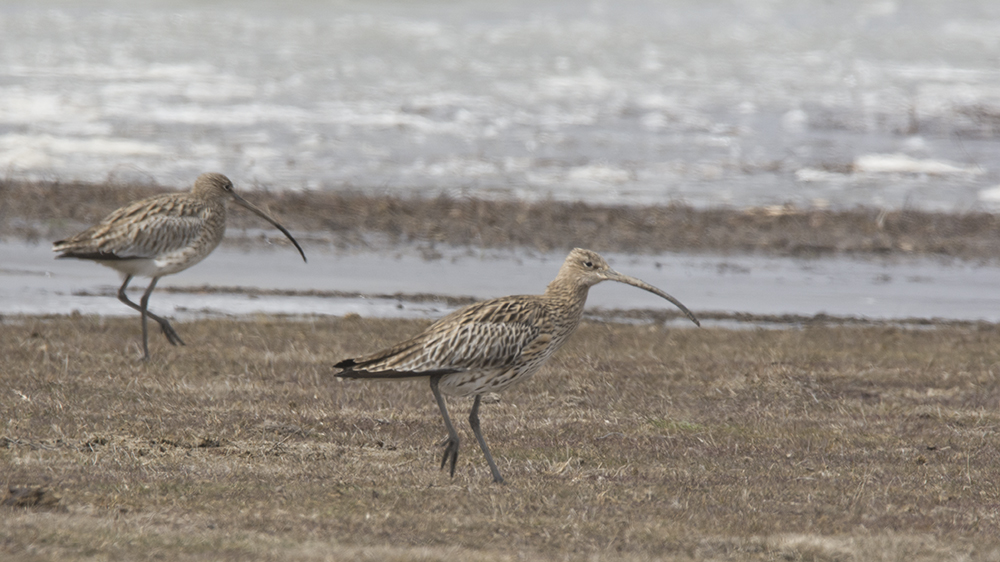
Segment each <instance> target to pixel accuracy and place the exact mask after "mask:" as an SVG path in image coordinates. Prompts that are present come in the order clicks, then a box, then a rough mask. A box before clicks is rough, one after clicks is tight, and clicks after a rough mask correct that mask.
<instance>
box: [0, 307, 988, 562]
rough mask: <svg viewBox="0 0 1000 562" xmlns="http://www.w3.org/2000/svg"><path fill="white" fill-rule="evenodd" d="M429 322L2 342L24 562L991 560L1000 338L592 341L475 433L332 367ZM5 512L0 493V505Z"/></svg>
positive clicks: (1, 335)
mask: <svg viewBox="0 0 1000 562" xmlns="http://www.w3.org/2000/svg"><path fill="white" fill-rule="evenodd" d="M423 325H424V323H422V322H417V321H399V320H364V319H360V318H317V319H307V320H304V321H292V320H283V319H277V318H272V317H259V318H252V319H247V320H245V321H208V320H206V321H198V322H189V323H183V324H177V325H176V327H177V328H178V331H179V332H180V334H181V336H182V337H183V338H185V340H186V341H187V342H188V343H189V345H188V346H187V347H183V348H171V347H169V346H168V345H167V344H166V342H165V341H164V339H163V338H162V337H161V336H159V334H155V337H154V339H152V340H151V347H152V352H153V355H154V358H153V360H152V361H151V362H149V363H148V364H144V363H141V362H139V361H137V358H138V356H139V343H140V342H139V333H138V319H136V318H127V319H104V318H92V317H58V318H20V317H7V318H4V319H3V321H2V323H0V372H2V377H3V384H2V385H0V484H5V485H6V486H5V487H4V490H6V489H7V487H10V488H13V489H14V491H13V492H11V493H9V497H8V498H7V499H6V500H5V503H6V504H13V505H5V506H3V507H0V558H2V559H4V560H61V561H62V560H69V561H75V560H246V559H260V560H346V559H356V560H400V561H412V560H489V561H492V560H580V559H585V560H659V559H664V560H688V559H698V560H906V561H908V562H912V561H922V560H941V559H954V560H998V559H1000V470H998V468H997V467H998V466H1000V436H998V429H1000V412H998V406H1000V383H998V377H997V373H998V371H1000V328H998V327H996V326H965V327H962V326H949V327H942V328H939V329H922V330H901V329H897V328H889V327H809V328H806V329H790V330H743V331H727V330H717V329H683V330H667V329H665V328H663V327H661V326H657V325H622V324H601V323H586V324H585V325H584V326H583V327H581V329H580V331H579V332H578V333H577V334H576V335H575V336H574V338H572V339H571V340H570V342H569V343H568V344H567V346H566V348H564V349H563V350H562V351H561V352H560V353H558V354H557V356H556V357H554V358H553V360H552V361H551V362H550V363H549V365H548V366H547V367H546V368H544V369H543V370H542V372H541V373H540V374H539V375H538V377H536V378H535V379H534V380H531V381H528V382H526V383H524V384H521V385H519V386H516V387H514V388H513V389H510V390H509V391H507V392H506V393H504V394H503V395H501V397H500V401H499V403H490V404H486V405H485V406H484V407H483V412H482V418H483V429H484V432H485V434H486V437H487V439H488V441H489V442H490V445H491V447H492V448H493V453H494V456H495V457H496V458H497V460H498V463H499V466H500V469H501V471H502V472H503V474H504V476H505V477H506V479H507V480H508V482H509V484H507V485H503V486H500V485H495V484H492V483H491V482H490V477H489V471H488V469H487V467H486V464H485V462H484V460H483V458H482V454H481V453H480V452H479V450H478V447H476V445H475V442H474V440H473V439H471V432H470V431H468V427H467V424H466V423H465V417H466V414H467V409H468V407H469V406H470V401H468V400H457V399H455V400H451V409H452V413H453V417H454V419H455V420H456V422H460V423H459V431H460V434H461V435H463V437H464V441H463V444H462V449H461V453H460V456H459V466H458V471H457V473H456V475H455V477H454V478H449V477H448V475H447V474H446V473H445V472H441V471H439V470H438V462H439V455H440V453H441V450H440V448H439V447H438V446H437V445H436V443H437V442H438V441H439V440H440V439H441V438H442V437H443V436H444V434H445V432H444V428H443V425H442V423H441V420H440V417H439V414H438V412H437V408H436V407H435V405H434V402H433V399H432V397H431V394H430V390H429V389H428V388H427V385H426V383H425V382H410V383H399V382H381V383H378V382H376V383H364V382H357V381H349V382H339V381H337V380H336V379H334V378H333V377H332V376H331V368H330V365H331V364H332V363H333V362H334V361H335V360H337V359H341V358H344V357H347V356H351V355H353V354H357V353H361V352H365V351H370V350H372V349H373V348H375V347H378V346H380V345H382V344H385V343H389V342H392V341H395V340H398V339H400V338H402V337H404V336H407V335H409V334H412V333H413V332H415V331H417V330H418V329H419V328H420V327H421V326H423ZM3 495H4V492H0V498H2V497H3Z"/></svg>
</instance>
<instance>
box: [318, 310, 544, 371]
mask: <svg viewBox="0 0 1000 562" xmlns="http://www.w3.org/2000/svg"><path fill="white" fill-rule="evenodd" d="M442 327H444V326H442ZM433 328H434V327H433V326H432V327H431V329H428V331H427V332H424V333H422V334H420V335H419V336H417V337H415V338H413V339H411V340H408V341H405V342H403V343H400V344H399V345H396V346H394V347H391V348H389V349H386V350H384V351H382V352H379V353H375V354H372V355H368V356H365V357H359V358H357V359H348V360H346V361H341V362H340V363H337V364H336V365H334V366H335V367H338V368H340V369H344V371H343V372H340V373H338V374H337V376H340V377H349V378H369V377H374V378H397V377H400V378H401V377H422V376H428V375H435V374H449V373H456V372H460V371H470V370H485V369H500V368H506V367H510V366H512V365H515V364H517V362H518V361H519V360H520V357H521V354H522V352H523V351H525V350H526V349H532V348H534V347H537V345H535V344H537V343H539V342H545V343H547V342H548V341H549V340H551V335H550V334H548V333H544V332H543V331H542V329H541V328H540V327H539V326H537V325H533V324H527V323H513V322H502V323H498V322H488V321H485V322H484V321H473V322H463V323H460V324H452V325H450V326H449V329H439V330H434V329H433Z"/></svg>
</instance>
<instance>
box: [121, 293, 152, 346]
mask: <svg viewBox="0 0 1000 562" xmlns="http://www.w3.org/2000/svg"><path fill="white" fill-rule="evenodd" d="M130 281H132V276H131V275H126V276H125V282H124V283H122V286H121V287H120V288H119V289H118V300H120V301H122V302H123V303H125V304H126V305H128V306H129V307H131V308H134V309H135V310H138V311H139V317H140V318H141V319H142V359H143V360H144V361H148V360H149V340H148V338H147V337H146V312H145V311H144V310H143V309H142V307H141V306H139V305H137V304H135V303H134V302H132V301H130V300H129V298H128V295H126V294H125V289H126V288H128V284H129V282H130Z"/></svg>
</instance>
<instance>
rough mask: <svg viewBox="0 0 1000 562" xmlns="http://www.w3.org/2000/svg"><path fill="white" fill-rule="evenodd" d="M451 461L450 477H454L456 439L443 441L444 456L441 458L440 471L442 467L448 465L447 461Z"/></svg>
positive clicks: (456, 451)
mask: <svg viewBox="0 0 1000 562" xmlns="http://www.w3.org/2000/svg"><path fill="white" fill-rule="evenodd" d="M449 458H450V459H451V476H452V477H454V476H455V463H457V462H458V438H453V437H449V438H448V439H446V440H445V445H444V455H442V456H441V469H442V470H444V465H446V464H448V459H449Z"/></svg>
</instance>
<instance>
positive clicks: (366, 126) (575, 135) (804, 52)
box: [0, 0, 1000, 211]
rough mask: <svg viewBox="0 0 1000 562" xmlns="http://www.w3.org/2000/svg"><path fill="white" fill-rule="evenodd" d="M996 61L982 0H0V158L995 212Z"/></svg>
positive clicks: (277, 180) (112, 171) (999, 42)
mask: <svg viewBox="0 0 1000 562" xmlns="http://www.w3.org/2000/svg"><path fill="white" fill-rule="evenodd" d="M998 60H1000V3H998V2H993V1H986V0H978V1H977V0H956V1H953V2H938V1H932V0H924V1H912V2H901V1H897V0H883V1H879V2H870V1H867V0H845V1H842V2H823V1H819V0H815V1H806V2H801V1H793V0H778V1H775V0H745V1H739V2H712V3H705V2H700V1H698V2H696V1H693V0H681V1H677V2H669V3H665V2H660V1H658V0H632V1H619V0H615V1H611V0H593V1H590V2H587V3H580V2H575V1H571V0H541V1H539V0H533V1H531V2H527V1H522V0H513V1H505V2H486V1H483V0H464V1H458V2H442V1H433V0H427V1H407V2H399V1H393V0H374V1H373V0H364V1H360V0H358V1H353V0H348V1H336V2H318V1H314V0H295V1H292V2H281V3H273V2H260V1H256V2H254V1H251V2H234V1H223V0H217V1H210V2H193V1H189V0H144V1H133V0H130V1H128V2H126V1H125V0H93V1H88V2H76V1H70V0H30V1H29V0H8V1H5V2H3V3H0V169H3V170H4V171H5V173H6V174H7V175H11V176H14V177H28V178H31V177H36V178H37V177H44V178H59V179H83V180H87V181H102V180H105V179H108V178H110V179H113V180H139V181H155V182H159V183H162V184H166V185H173V186H178V187H181V186H186V185H189V184H190V183H191V181H192V180H193V178H194V177H195V176H196V175H197V174H198V173H200V172H203V171H208V170H217V171H221V172H224V173H226V174H228V175H230V176H231V177H233V178H234V179H235V180H236V181H237V182H238V184H243V185H247V184H260V185H265V186H269V187H273V188H277V189H285V188H290V189H301V188H309V189H346V188H352V189H366V190H371V191H403V192H421V193H431V194H436V193H440V192H441V191H448V192H452V193H457V192H462V193H468V194H472V195H476V196H480V197H517V198H526V199H537V198H547V197H552V198H555V199H570V200H586V201H592V202H613V203H626V204H634V205H643V204H650V203H664V202H670V201H683V202H687V203H690V204H693V205H697V206H713V205H720V204H721V205H733V206H737V207H744V206H751V205H770V204H780V203H786V202H792V203H796V204H799V205H802V206H813V205H817V206H827V205H829V206H835V207H850V206H853V205H856V204H863V205H871V206H876V207H891V208H899V207H903V206H909V207H916V208H924V209H934V210H944V211H964V210H968V209H975V208H987V209H992V208H995V207H997V206H1000V160H998V159H997V158H996V154H998V153H1000V140H998V139H1000V67H998V65H997V61H998Z"/></svg>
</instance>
